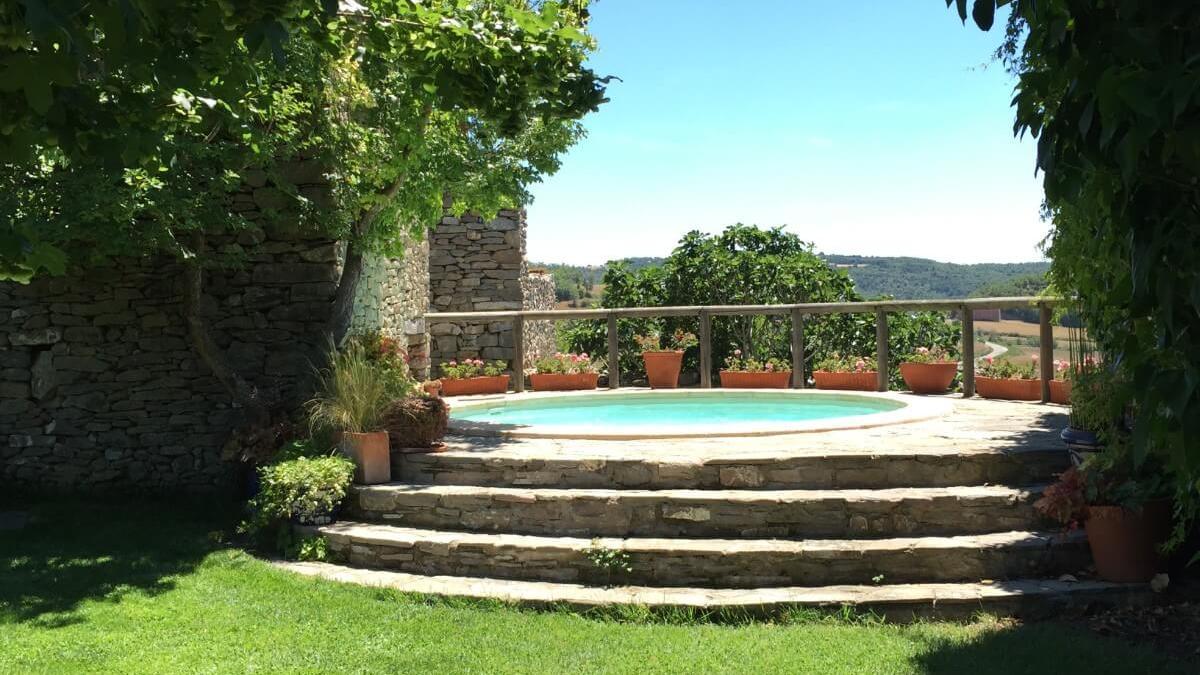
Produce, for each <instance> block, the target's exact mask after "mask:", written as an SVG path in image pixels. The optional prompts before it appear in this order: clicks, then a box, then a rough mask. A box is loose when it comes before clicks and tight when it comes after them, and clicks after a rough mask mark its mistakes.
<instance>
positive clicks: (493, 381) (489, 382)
mask: <svg viewBox="0 0 1200 675" xmlns="http://www.w3.org/2000/svg"><path fill="white" fill-rule="evenodd" d="M506 391H508V375H494V376H490V377H489V376H480V377H464V378H462V379H458V380H452V379H450V378H446V377H443V378H442V394H443V395H445V396H466V395H468V394H503V393H504V392H506Z"/></svg>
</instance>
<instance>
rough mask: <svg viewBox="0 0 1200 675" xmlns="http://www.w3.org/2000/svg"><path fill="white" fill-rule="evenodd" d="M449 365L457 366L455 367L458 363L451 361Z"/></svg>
mask: <svg viewBox="0 0 1200 675" xmlns="http://www.w3.org/2000/svg"><path fill="white" fill-rule="evenodd" d="M450 365H452V366H457V365H458V361H451V362H450Z"/></svg>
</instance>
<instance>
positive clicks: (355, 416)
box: [305, 341, 393, 484]
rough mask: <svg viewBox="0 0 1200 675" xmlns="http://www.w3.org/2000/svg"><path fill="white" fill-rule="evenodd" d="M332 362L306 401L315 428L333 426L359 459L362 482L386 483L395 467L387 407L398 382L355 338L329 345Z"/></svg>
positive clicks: (342, 445) (357, 470)
mask: <svg viewBox="0 0 1200 675" xmlns="http://www.w3.org/2000/svg"><path fill="white" fill-rule="evenodd" d="M329 364H330V365H329V367H328V368H325V369H324V370H320V371H318V372H317V394H316V395H315V396H314V397H313V398H312V399H311V400H310V401H308V403H307V404H306V406H305V408H306V410H307V412H308V418H309V424H310V426H311V427H312V429H313V430H314V431H316V432H320V431H331V432H333V434H334V436H335V438H336V442H337V443H338V446H339V447H340V448H341V450H342V452H344V453H345V454H346V456H347V457H349V458H350V459H351V460H352V461H353V462H354V479H355V480H356V481H357V482H359V483H365V484H372V483H386V482H388V481H389V480H391V478H392V470H391V461H390V458H389V454H388V435H387V432H386V431H384V430H383V412H384V409H385V408H386V407H387V404H388V402H389V401H390V396H391V393H392V390H391V387H392V386H393V383H392V382H391V380H390V379H389V375H388V374H387V373H386V372H385V371H384V370H383V369H381V368H379V367H377V366H376V365H375V364H374V363H372V361H371V359H370V358H369V356H368V354H367V351H366V350H365V349H364V347H363V346H362V344H361V343H359V342H356V341H351V342H349V343H347V345H346V346H345V347H344V348H343V349H341V350H336V349H332V350H330V353H329Z"/></svg>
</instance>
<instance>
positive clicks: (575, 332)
mask: <svg viewBox="0 0 1200 675" xmlns="http://www.w3.org/2000/svg"><path fill="white" fill-rule="evenodd" d="M604 285H605V288H604V296H603V301H602V304H603V306H604V307H661V306H670V305H681V306H695V305H758V304H790V303H799V302H853V301H859V300H862V299H863V298H862V296H860V295H859V294H858V293H857V292H856V291H855V290H854V283H853V282H852V281H851V280H850V279H849V278H848V277H847V276H846V275H845V273H844V272H842V271H840V270H836V269H834V268H833V267H831V266H830V265H829V264H828V263H826V262H825V261H824V260H822V259H821V258H820V257H819V256H818V255H817V254H815V253H813V249H812V245H811V244H809V243H807V242H804V241H802V240H801V239H800V238H799V237H797V236H796V235H795V234H792V233H790V232H786V231H785V230H784V229H783V228H781V227H776V228H771V229H761V228H758V227H755V226H753V225H743V224H740V223H739V224H737V225H731V226H729V227H727V228H726V229H725V230H724V231H723V232H721V233H720V234H716V235H709V234H704V233H702V232H698V231H693V232H689V233H687V234H686V235H684V236H683V238H682V239H681V240H680V241H679V245H678V246H677V247H676V248H675V250H674V251H673V252H672V253H671V255H670V257H668V258H667V259H666V260H665V261H664V262H663V264H662V265H661V266H648V267H642V268H640V269H637V270H635V269H633V268H632V267H631V266H630V265H629V264H628V263H626V262H615V263H610V264H609V267H608V271H607V272H606V273H605V275H604ZM695 322H696V319H694V318H684V319H664V320H649V319H647V320H629V321H621V322H619V325H618V329H619V332H620V343H621V351H622V362H621V366H622V370H623V371H624V372H633V373H636V372H640V371H641V368H642V366H641V361H640V356H639V351H638V350H637V349H636V347H635V344H634V342H633V337H634V336H635V335H637V334H638V333H640V332H645V331H647V330H651V329H653V328H660V329H663V328H665V329H666V330H674V329H675V328H676V327H683V328H685V329H687V330H693V331H694V330H696V326H695ZM712 327H713V333H712V346H713V362H714V363H713V365H714V368H719V367H720V366H721V364H723V363H724V361H725V358H726V357H727V356H729V355H730V354H731V353H732V352H733V350H734V349H740V350H742V352H743V354H745V355H747V356H755V357H756V358H759V359H765V358H767V357H778V358H782V359H785V360H790V359H791V353H790V350H791V324H790V319H789V318H788V317H786V316H755V317H748V316H743V317H738V316H731V317H725V316H720V317H714V318H713V321H712ZM889 328H890V330H891V341H890V343H889V344H890V349H891V350H892V354H893V355H894V356H895V357H896V359H894V360H895V362H896V364H898V363H899V360H898V359H899V358H900V357H902V356H904V355H905V354H909V353H912V351H913V350H914V349H915V348H916V347H919V346H930V347H932V346H940V347H946V348H954V346H955V345H956V344H957V335H958V331H957V330H956V329H955V328H954V327H953V326H952V325H950V324H949V323H948V322H947V321H946V320H945V318H944V317H943V316H941V315H938V314H933V313H922V314H911V315H910V314H895V315H892V316H891V317H889ZM564 337H565V338H566V341H567V342H568V345H567V346H568V347H569V348H572V349H578V350H587V351H590V352H593V353H603V351H604V349H605V346H604V345H605V340H606V337H605V327H604V326H602V325H597V324H593V323H586V322H580V323H576V324H572V325H571V326H570V327H569V328H568V329H567V330H566V332H565V335H564ZM805 352H806V355H807V361H806V363H808V364H810V366H809V368H810V372H811V364H812V363H814V359H819V358H822V357H824V356H826V355H828V354H830V353H833V352H839V353H842V354H847V355H848V354H855V355H864V356H866V355H874V353H875V316H874V315H873V314H860V315H832V316H822V317H812V318H810V320H809V321H808V322H807V323H806V340H805ZM689 358H690V359H692V360H693V361H694V359H695V355H690V356H689ZM897 368H898V367H897ZM896 378H897V382H899V374H898V369H897V373H896Z"/></svg>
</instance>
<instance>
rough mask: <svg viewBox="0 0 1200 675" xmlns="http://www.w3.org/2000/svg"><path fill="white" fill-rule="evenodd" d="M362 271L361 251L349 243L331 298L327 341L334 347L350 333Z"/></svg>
mask: <svg viewBox="0 0 1200 675" xmlns="http://www.w3.org/2000/svg"><path fill="white" fill-rule="evenodd" d="M362 269H363V254H362V249H361V248H359V246H358V245H357V244H356V243H354V242H353V241H350V242H348V243H347V244H346V260H345V262H344V263H343V264H342V277H341V279H340V280H339V281H338V287H337V292H336V293H335V294H334V296H333V308H332V310H331V311H330V315H329V330H328V332H329V339H330V340H331V341H332V342H333V344H335V345H341V344H342V341H343V340H345V339H346V334H347V333H349V332H350V321H351V319H352V318H353V315H354V296H355V294H356V293H357V292H358V282H359V280H360V279H361V278H362Z"/></svg>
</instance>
